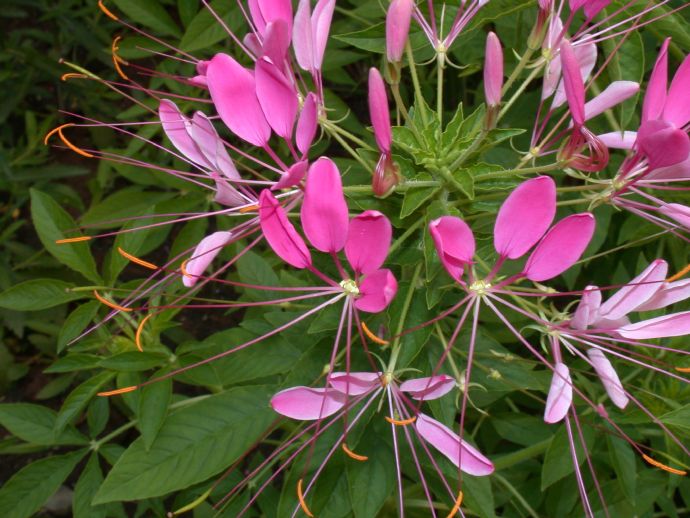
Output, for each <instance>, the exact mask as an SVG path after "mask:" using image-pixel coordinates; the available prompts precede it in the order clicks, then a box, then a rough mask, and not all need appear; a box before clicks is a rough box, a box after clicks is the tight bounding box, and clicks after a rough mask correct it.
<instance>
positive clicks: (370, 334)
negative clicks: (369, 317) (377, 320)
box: [362, 322, 390, 345]
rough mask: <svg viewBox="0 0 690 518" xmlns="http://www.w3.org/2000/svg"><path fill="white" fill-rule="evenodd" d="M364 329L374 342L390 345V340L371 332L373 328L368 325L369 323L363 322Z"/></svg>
mask: <svg viewBox="0 0 690 518" xmlns="http://www.w3.org/2000/svg"><path fill="white" fill-rule="evenodd" d="M362 331H364V334H365V335H367V338H369V340H371V341H372V342H374V343H376V344H379V345H388V344H390V342H389V341H388V340H384V339H383V338H379V337H378V336H376V335H375V334H374V333H372V332H371V330H370V329H369V328H368V327H367V325H366V324H365V323H364V322H362Z"/></svg>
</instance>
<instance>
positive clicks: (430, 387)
mask: <svg viewBox="0 0 690 518" xmlns="http://www.w3.org/2000/svg"><path fill="white" fill-rule="evenodd" d="M456 385H457V383H455V378H453V377H452V376H448V375H447V374H439V375H438V376H433V377H430V378H416V379H411V380H407V381H405V382H403V383H402V384H401V385H400V387H399V388H400V390H402V391H403V392H408V393H409V394H410V395H411V396H412V399H416V400H418V401H422V400H423V401H430V400H432V399H438V398H440V397H441V396H445V395H446V394H448V392H450V391H451V390H453V389H454V388H455V386H456Z"/></svg>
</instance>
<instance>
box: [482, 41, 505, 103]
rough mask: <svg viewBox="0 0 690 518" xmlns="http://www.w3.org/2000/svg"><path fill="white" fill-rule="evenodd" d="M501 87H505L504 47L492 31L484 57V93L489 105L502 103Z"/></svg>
mask: <svg viewBox="0 0 690 518" xmlns="http://www.w3.org/2000/svg"><path fill="white" fill-rule="evenodd" d="M501 88H503V49H502V48H501V42H500V41H499V39H498V36H496V34H494V33H493V32H490V33H489V34H488V36H487V37H486V55H485V57H484V95H485V96H486V104H488V105H489V107H491V108H494V107H496V106H498V105H499V104H501Z"/></svg>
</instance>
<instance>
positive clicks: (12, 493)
mask: <svg viewBox="0 0 690 518" xmlns="http://www.w3.org/2000/svg"><path fill="white" fill-rule="evenodd" d="M86 451H87V450H81V451H76V452H72V453H67V454H65V455H59V456H55V457H47V458H45V459H41V460H38V461H36V462H34V463H32V464H29V465H28V466H26V467H24V468H22V469H21V470H20V471H19V472H17V473H15V474H14V475H13V476H12V478H10V479H9V480H8V481H7V483H6V484H5V485H4V486H3V487H2V489H0V509H2V515H3V517H4V518H29V517H30V516H32V515H33V514H34V513H35V512H36V511H38V510H39V509H40V508H41V506H42V505H43V504H44V503H45V502H46V500H48V499H49V498H50V497H51V495H52V494H53V493H55V491H57V490H58V488H59V487H60V486H61V485H62V483H63V482H64V481H65V479H66V478H67V477H68V476H69V474H70V473H71V472H72V470H73V469H74V467H75V466H76V465H77V463H78V462H79V461H80V460H81V459H82V458H83V457H84V455H85V454H86Z"/></svg>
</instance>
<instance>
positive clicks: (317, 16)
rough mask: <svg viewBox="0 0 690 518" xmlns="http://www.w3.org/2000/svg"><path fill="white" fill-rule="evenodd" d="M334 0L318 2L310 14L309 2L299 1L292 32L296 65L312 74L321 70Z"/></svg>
mask: <svg viewBox="0 0 690 518" xmlns="http://www.w3.org/2000/svg"><path fill="white" fill-rule="evenodd" d="M334 9H335V0H318V1H317V2H316V7H315V8H314V11H313V13H312V10H311V0H300V2H299V6H298V7H297V14H295V23H294V28H293V31H292V46H293V48H294V50H295V57H296V58H297V63H298V64H299V66H300V67H301V68H302V70H306V71H308V72H311V73H312V74H314V73H316V72H317V71H320V70H321V65H322V63H323V56H324V53H325V51H326V44H327V43H328V34H329V32H330V29H331V19H332V18H333V10H334Z"/></svg>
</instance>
